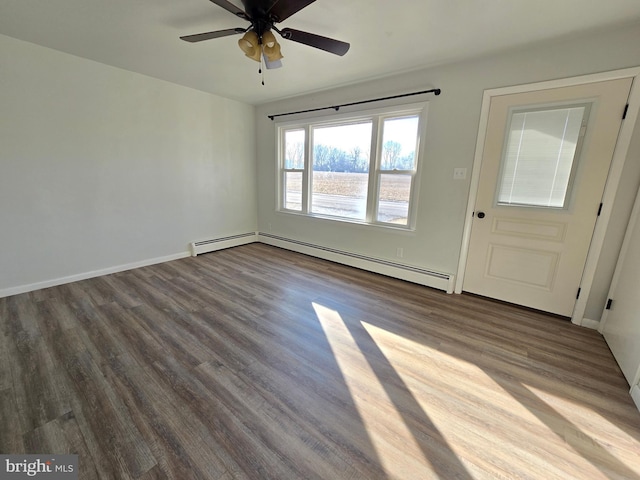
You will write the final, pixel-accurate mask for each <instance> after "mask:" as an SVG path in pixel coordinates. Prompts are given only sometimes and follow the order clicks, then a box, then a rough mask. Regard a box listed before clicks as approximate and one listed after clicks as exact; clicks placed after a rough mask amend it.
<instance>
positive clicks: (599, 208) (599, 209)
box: [598, 204, 602, 216]
mask: <svg viewBox="0 0 640 480" xmlns="http://www.w3.org/2000/svg"><path fill="white" fill-rule="evenodd" d="M601 213H602V204H600V206H599V207H598V216H600V214H601Z"/></svg>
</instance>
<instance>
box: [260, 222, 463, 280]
mask: <svg viewBox="0 0 640 480" xmlns="http://www.w3.org/2000/svg"><path fill="white" fill-rule="evenodd" d="M258 241H259V242H261V243H265V244H267V245H272V246H274V247H280V248H284V249H286V250H292V251H294V252H298V253H304V254H306V255H311V256H312V257H318V258H322V259H324V260H330V261H332V262H336V263H341V264H343V265H349V266H351V267H356V268H361V269H362V270H368V271H370V272H375V273H380V274H382V275H387V276H389V277H394V278H399V279H401V280H406V281H408V282H413V283H418V284H420V285H425V286H427V287H432V288H436V289H438V290H444V291H445V292H447V293H453V288H454V284H455V275H453V274H447V273H441V272H434V271H431V270H426V269H422V268H417V267H412V266H410V265H403V264H400V263H395V262H391V261H388V260H382V259H379V258H373V257H367V256H365V255H359V254H356V253H350V252H344V251H341V250H336V249H334V248H327V247H322V246H319V245H314V244H311V243H305V242H300V241H298V240H292V239H289V238H284V237H279V236H276V235H272V234H270V233H262V232H260V233H259V234H258Z"/></svg>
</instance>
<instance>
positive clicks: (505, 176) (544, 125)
mask: <svg viewBox="0 0 640 480" xmlns="http://www.w3.org/2000/svg"><path fill="white" fill-rule="evenodd" d="M586 110H587V108H586V107H585V106H584V105H582V106H574V107H568V108H553V109H547V110H534V111H520V112H514V113H513V114H512V115H511V122H510V125H509V129H508V132H507V133H508V135H507V142H506V145H505V148H504V153H503V159H502V173H501V178H500V181H499V183H498V188H499V191H498V204H500V205H522V206H535V207H553V208H563V207H565V206H566V205H567V199H568V198H569V193H570V185H571V178H572V173H573V171H574V170H575V163H576V152H577V151H578V150H579V149H578V146H579V141H580V139H581V130H582V125H583V118H584V119H585V123H586V118H585V117H586Z"/></svg>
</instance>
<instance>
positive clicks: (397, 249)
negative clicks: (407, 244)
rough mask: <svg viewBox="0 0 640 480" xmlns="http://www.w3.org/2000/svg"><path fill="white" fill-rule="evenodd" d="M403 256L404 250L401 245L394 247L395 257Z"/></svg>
mask: <svg viewBox="0 0 640 480" xmlns="http://www.w3.org/2000/svg"><path fill="white" fill-rule="evenodd" d="M403 256H404V250H403V249H402V247H398V248H396V257H398V258H402V257H403Z"/></svg>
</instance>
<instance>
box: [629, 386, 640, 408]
mask: <svg viewBox="0 0 640 480" xmlns="http://www.w3.org/2000/svg"><path fill="white" fill-rule="evenodd" d="M630 393H631V398H633V401H634V402H635V404H636V408H637V409H638V410H639V411H640V385H634V386H633V387H632V388H631V392H630Z"/></svg>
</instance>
